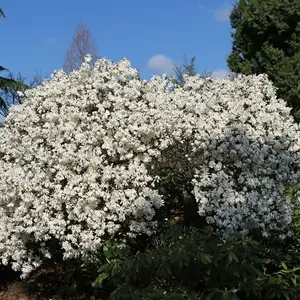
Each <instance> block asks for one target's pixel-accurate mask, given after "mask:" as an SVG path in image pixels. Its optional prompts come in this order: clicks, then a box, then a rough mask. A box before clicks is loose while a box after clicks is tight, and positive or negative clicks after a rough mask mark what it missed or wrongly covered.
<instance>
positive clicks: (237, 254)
mask: <svg viewBox="0 0 300 300" xmlns="http://www.w3.org/2000/svg"><path fill="white" fill-rule="evenodd" d="M259 238H261V237H259ZM259 238H257V239H254V238H250V237H239V238H237V237H232V238H229V239H228V240H226V241H225V240H223V239H222V238H221V237H220V236H219V235H218V234H217V233H216V232H215V231H214V230H213V229H212V228H207V229H205V230H200V229H196V228H192V227H186V226H183V225H179V224H173V225H171V224H169V225H168V226H166V227H165V229H164V230H162V231H161V232H160V234H158V235H156V236H155V237H153V238H151V239H149V240H147V241H144V242H143V243H142V244H143V245H145V244H146V245H147V247H140V245H141V244H140V243H138V242H137V243H135V244H131V245H129V246H126V247H121V248H120V247H118V246H117V244H115V243H112V242H109V243H107V244H106V246H105V247H104V248H103V252H102V253H101V256H100V258H99V269H98V277H97V279H96V280H95V282H94V286H95V287H98V288H99V289H100V290H101V292H100V293H101V295H105V297H104V299H128V300H129V299H212V300H218V299H220V300H225V299H297V295H298V297H299V294H297V288H298V287H299V284H300V268H299V267H298V266H299V264H298V265H293V264H292V263H291V262H289V261H288V259H287V261H286V262H284V260H282V259H285V257H284V254H283V253H284V252H283V251H282V250H283V249H284V247H285V246H284V244H282V243H280V242H278V245H276V246H275V248H274V249H271V250H270V248H269V244H268V242H266V243H262V242H260V241H259ZM272 243H274V241H272ZM293 263H295V261H294V262H293ZM201 297H202V298H201Z"/></svg>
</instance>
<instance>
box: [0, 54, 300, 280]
mask: <svg viewBox="0 0 300 300" xmlns="http://www.w3.org/2000/svg"><path fill="white" fill-rule="evenodd" d="M89 59H90V57H87V58H86V60H85V62H84V63H83V64H82V67H81V68H80V69H79V70H75V71H73V72H72V73H71V74H70V75H69V76H67V75H66V74H65V73H64V72H62V71H57V72H55V73H54V74H53V75H52V79H51V80H48V81H45V82H44V83H43V84H42V85H40V86H38V87H36V88H34V89H31V90H28V91H26V92H25V96H24V104H22V105H19V106H16V107H13V108H12V110H11V112H10V114H9V116H8V117H7V120H6V122H5V126H4V128H2V129H1V131H0V137H1V143H0V157H1V159H0V172H1V176H0V228H1V231H0V258H1V262H2V264H5V265H6V264H10V265H11V266H12V268H13V269H15V270H20V271H22V273H23V275H24V276H25V275H26V274H28V273H29V272H30V271H31V270H33V269H35V268H36V267H37V266H39V265H40V264H41V263H42V260H43V259H45V258H49V257H51V253H50V249H48V248H47V241H49V240H51V239H53V238H54V239H56V240H58V241H59V243H60V245H61V250H62V251H63V255H64V258H65V259H68V258H72V257H83V258H84V257H88V256H89V255H90V254H91V253H93V252H95V251H97V250H99V249H100V248H101V246H102V245H103V242H104V241H105V239H106V238H107V237H115V236H116V237H120V238H121V239H122V241H124V239H125V240H126V238H127V237H129V238H131V237H136V236H137V235H139V234H147V235H151V234H152V233H153V232H154V231H155V228H156V226H157V224H156V222H155V221H154V217H155V215H156V211H157V210H159V209H160V208H161V207H162V206H163V205H164V202H165V201H171V200H170V199H168V197H167V195H165V194H163V193H162V192H161V190H159V189H158V186H159V183H160V182H161V181H162V180H164V179H163V178H160V174H161V171H162V170H164V169H165V168H166V167H168V168H171V170H172V172H174V173H180V174H182V175H183V178H185V179H186V184H187V185H188V184H192V185H193V195H194V201H196V202H197V203H198V208H199V214H200V215H201V216H204V217H205V218H206V221H207V222H208V223H212V224H214V225H217V226H218V227H220V228H221V229H224V230H225V231H228V232H236V231H240V232H241V233H242V234H246V233H247V232H248V230H250V229H251V228H253V227H255V228H260V229H261V230H262V231H263V233H264V234H265V235H267V234H268V231H269V230H276V229H281V228H284V227H286V226H287V225H288V224H289V223H290V221H291V205H290V199H289V198H288V197H287V196H286V195H285V189H286V187H287V186H288V185H291V184H297V182H298V179H299V173H297V171H296V170H297V167H298V164H299V149H300V134H299V128H298V125H296V124H294V123H293V121H292V118H291V117H290V114H289V112H290V110H289V108H287V107H286V105H285V103H284V101H282V100H279V99H277V97H276V91H275V89H274V87H273V85H272V84H271V83H270V82H269V81H268V79H267V77H266V76H265V75H259V76H238V77H237V78H234V79H231V80H216V81H214V80H212V79H203V78H200V77H199V76H193V77H187V78H186V79H185V85H184V86H183V87H181V86H176V85H175V84H173V83H171V80H170V79H169V78H167V77H163V78H160V77H157V76H155V77H153V78H152V79H151V80H150V81H149V82H145V81H141V80H140V79H139V76H138V72H137V70H135V69H133V68H131V67H130V63H129V61H127V60H122V61H121V62H119V63H113V62H111V61H108V60H106V59H100V60H98V61H97V62H96V63H95V66H94V68H91V67H90V66H89V64H88V62H89ZM170 87H171V88H170ZM29 241H30V242H34V243H36V244H37V245H38V251H39V255H37V254H36V253H35V254H33V253H32V251H31V249H29V248H28V246H27V245H28V242H29Z"/></svg>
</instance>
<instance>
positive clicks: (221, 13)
mask: <svg viewBox="0 0 300 300" xmlns="http://www.w3.org/2000/svg"><path fill="white" fill-rule="evenodd" d="M231 10H232V5H230V4H229V3H227V2H226V3H223V4H222V5H220V6H219V7H217V8H216V10H215V11H214V19H215V21H217V22H228V21H229V16H230V13H231Z"/></svg>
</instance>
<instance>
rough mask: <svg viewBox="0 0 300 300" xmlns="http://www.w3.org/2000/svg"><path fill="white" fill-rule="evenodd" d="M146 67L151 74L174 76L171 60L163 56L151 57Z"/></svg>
mask: <svg viewBox="0 0 300 300" xmlns="http://www.w3.org/2000/svg"><path fill="white" fill-rule="evenodd" d="M148 67H149V68H150V69H151V70H152V71H153V72H155V73H158V74H163V73H167V74H169V75H170V74H174V64H173V62H172V59H170V58H169V57H166V56H164V55H163V54H158V55H154V56H152V57H151V58H150V59H149V61H148Z"/></svg>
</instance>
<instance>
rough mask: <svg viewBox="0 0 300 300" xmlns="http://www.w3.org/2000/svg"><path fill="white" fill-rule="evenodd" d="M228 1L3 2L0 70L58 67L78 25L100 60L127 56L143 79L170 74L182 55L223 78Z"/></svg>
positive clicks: (30, 72)
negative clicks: (82, 25)
mask: <svg viewBox="0 0 300 300" xmlns="http://www.w3.org/2000/svg"><path fill="white" fill-rule="evenodd" d="M233 1H234V0H230V2H226V1H222V0H202V1H201V0H198V1H196V0H187V1H182V0H181V1H179V0H172V1H171V0H160V1H159V0H151V1H145V0H128V1H124V0H98V1H97V0H93V1H92V0H85V1H82V0H81V1H79V0H60V1H57V0H51V1H46V0H28V1H21V0H4V1H1V8H2V9H3V11H4V13H5V15H6V18H5V19H0V32H1V40H2V43H1V48H0V57H1V61H0V63H1V65H3V66H5V67H6V68H8V69H9V70H10V71H12V72H15V73H17V72H20V73H21V74H23V75H24V76H25V77H27V78H31V77H32V76H33V75H34V74H35V73H36V72H40V73H42V74H43V75H44V76H49V74H50V73H51V72H52V71H53V70H55V69H60V68H61V67H62V64H63V60H64V55H65V52H66V50H67V49H68V47H69V46H70V44H71V41H72V37H73V35H74V33H75V30H76V27H77V25H78V23H80V22H81V21H83V22H84V23H85V25H86V26H87V28H88V29H89V30H90V31H91V33H92V37H93V40H94V41H95V43H96V45H97V46H98V53H99V55H100V56H104V57H107V58H109V59H112V60H114V61H118V60H120V59H122V58H124V57H126V58H128V59H129V60H130V61H131V63H132V65H133V66H134V67H137V68H139V69H140V71H141V75H142V77H143V78H146V79H149V78H150V77H151V76H152V75H153V74H156V73H161V72H168V71H169V70H170V66H172V65H171V64H172V63H177V64H180V63H181V62H182V60H183V57H184V55H186V56H187V57H192V56H196V65H197V69H198V71H199V72H201V71H203V70H205V69H206V70H207V71H211V72H215V73H214V75H216V76H223V75H224V74H225V73H226V71H227V70H228V69H227V66H226V57H227V55H228V54H229V52H230V50H231V38H230V31H231V29H230V23H229V19H228V15H229V12H230V8H231V6H232V4H233V3H234V2H233Z"/></svg>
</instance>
